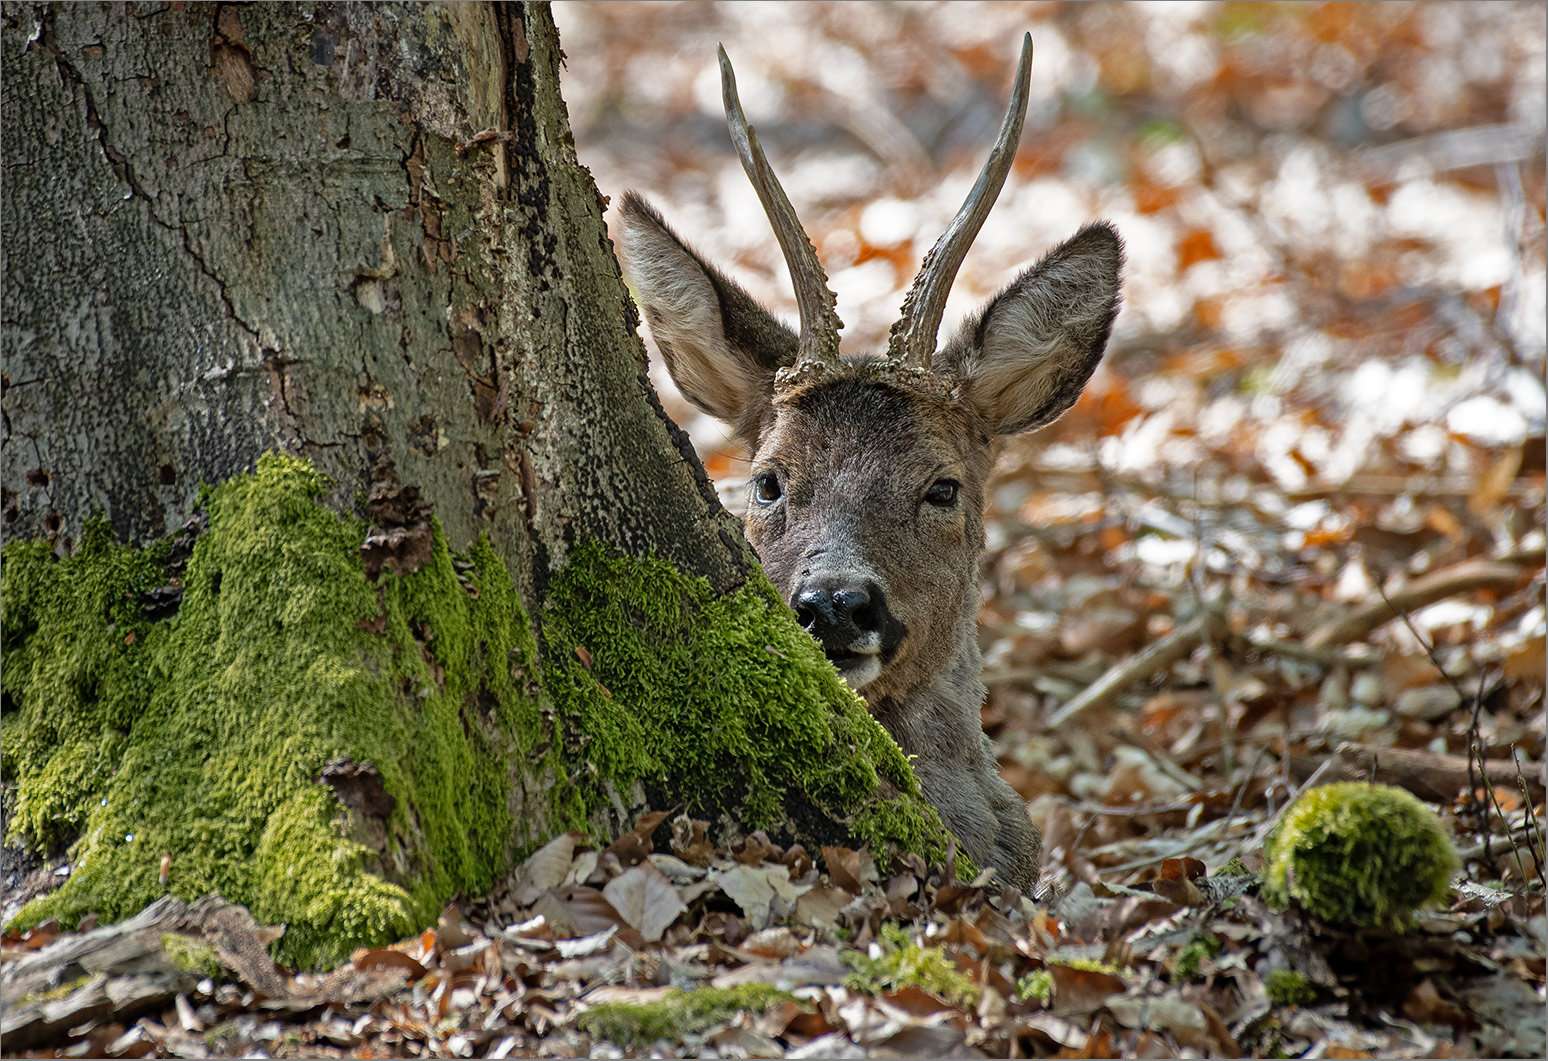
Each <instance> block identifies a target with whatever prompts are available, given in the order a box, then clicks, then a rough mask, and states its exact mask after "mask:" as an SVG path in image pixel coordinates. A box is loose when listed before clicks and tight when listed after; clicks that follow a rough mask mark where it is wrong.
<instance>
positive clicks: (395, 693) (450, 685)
mask: <svg viewBox="0 0 1548 1061" xmlns="http://www.w3.org/2000/svg"><path fill="white" fill-rule="evenodd" d="M325 485H326V484H325V481H324V479H323V478H322V477H321V476H320V475H319V474H318V473H316V472H315V471H313V470H312V469H311V468H310V466H308V465H307V464H305V463H304V462H301V461H298V460H295V459H292V458H288V457H282V456H266V457H264V458H263V459H262V460H261V461H260V462H259V464H258V468H257V471H256V472H255V473H254V474H252V475H246V476H240V477H237V478H234V479H232V480H230V481H228V482H227V483H225V484H223V485H221V486H219V487H217V488H215V489H213V490H210V491H208V492H207V494H206V496H205V508H206V512H207V515H208V529H207V531H206V532H205V533H204V534H202V535H201V536H200V537H199V538H198V540H197V542H196V544H195V545H194V548H193V551H192V554H191V556H190V557H189V559H188V562H187V568H186V570H185V571H184V572H183V573H182V590H183V594H182V600H181V604H180V606H179V608H178V610H177V613H176V615H175V616H173V617H171V618H167V619H164V620H162V621H159V622H156V621H152V620H151V619H150V618H149V617H148V616H147V615H146V613H145V609H144V607H143V605H142V595H143V594H144V593H145V592H146V591H148V590H150V589H152V588H154V587H157V586H161V585H163V584H165V583H167V582H168V581H169V578H170V574H169V569H168V561H169V557H170V552H171V551H170V548H169V546H168V545H167V544H166V543H163V544H161V545H157V546H154V547H152V548H149V549H145V550H134V549H131V548H129V547H126V546H122V545H118V544H115V543H114V542H112V540H111V537H110V535H109V534H108V533H107V531H106V528H105V526H104V525H103V524H101V523H100V522H99V523H96V524H94V525H93V528H92V530H91V531H90V532H89V533H88V534H86V535H85V536H84V541H83V543H82V546H81V548H80V549H79V550H78V551H77V552H76V554H75V555H74V556H71V557H69V558H66V559H58V558H56V557H55V556H54V555H53V553H52V551H51V550H50V549H49V548H48V547H47V545H46V544H42V543H35V542H27V543H18V544H14V545H8V546H7V547H6V549H5V553H4V559H5V565H4V576H3V577H4V583H3V596H4V600H5V617H4V659H3V667H4V682H5V688H6V693H7V695H8V696H9V697H10V698H12V700H13V701H14V702H15V704H16V705H17V710H16V712H15V714H14V721H13V717H12V716H8V717H7V719H6V740H5V744H4V748H3V756H4V771H5V774H6V776H7V777H8V778H12V779H14V780H15V782H16V791H17V808H18V812H17V814H16V816H15V818H14V820H13V825H12V835H13V836H16V837H21V838H24V839H25V840H26V841H28V842H29V843H30V844H32V845H34V846H37V847H41V848H53V847H56V846H57V845H58V844H59V843H60V842H61V841H64V840H68V839H71V838H75V839H74V844H73V848H72V852H71V853H72V856H73V860H74V863H75V865H74V871H73V872H72V874H71V877H70V879H69V881H68V882H67V883H66V884H65V885H64V886H63V887H61V888H60V889H59V890H58V891H57V892H55V893H53V894H52V895H49V896H46V897H44V898H42V899H39V900H37V901H35V902H33V903H31V904H29V905H28V906H27V907H26V908H24V910H23V911H22V913H21V914H20V915H19V916H18V917H17V919H16V924H17V926H19V927H20V926H24V925H28V924H36V923H37V922H39V921H42V920H45V919H47V918H50V917H57V918H59V919H60V921H61V922H62V923H64V924H66V925H69V924H72V923H73V922H74V921H75V920H77V919H78V918H79V917H80V916H82V915H84V914H85V913H86V912H87V911H89V910H97V911H100V912H101V913H102V915H103V916H104V917H107V918H119V917H123V916H127V915H128V914H130V913H133V912H134V911H136V910H138V909H140V908H141V907H143V906H144V905H145V904H146V903H147V902H149V901H151V900H152V899H154V898H156V897H157V896H159V895H160V894H162V893H163V892H164V891H165V890H167V888H163V887H162V886H161V885H160V884H159V882H158V877H159V873H160V861H161V856H162V855H163V854H164V853H165V854H170V855H171V856H172V869H171V880H170V884H169V887H170V890H171V891H173V892H175V893H176V894H178V895H181V896H183V897H184V898H187V899H194V898H197V897H199V896H202V895H204V894H206V893H208V892H210V891H219V892H221V893H222V894H223V895H225V896H226V897H227V898H229V899H231V900H233V901H236V902H241V903H244V904H246V905H248V906H249V907H250V908H251V909H252V912H253V914H254V916H255V917H257V918H258V919H259V921H265V922H272V921H281V920H283V921H286V922H288V923H289V930H288V931H287V932H286V933H285V936H284V937H283V939H282V941H281V942H280V944H279V945H278V948H277V951H278V953H277V956H278V957H279V958H280V959H281V960H282V961H286V962H288V963H291V964H295V965H300V966H315V965H326V964H330V963H332V962H335V961H337V960H339V959H340V958H342V957H343V956H344V955H346V954H347V953H348V951H349V949H350V947H352V946H354V945H357V944H360V943H372V942H377V943H380V942H387V941H389V940H391V939H393V938H397V937H400V936H402V935H404V934H406V933H407V932H410V931H412V930H413V929H414V928H415V927H416V926H417V925H418V924H421V923H424V922H426V921H428V920H430V919H431V918H433V917H434V915H435V913H436V912H437V911H438V910H439V909H440V906H441V905H442V903H443V902H444V900H445V899H446V897H448V896H449V895H451V894H452V893H453V892H455V891H456V890H458V889H462V890H465V891H466V892H468V893H469V894H480V893H482V892H483V891H485V890H487V889H488V887H489V886H490V884H492V882H493V881H494V879H495V877H496V875H497V874H498V873H499V872H502V871H503V870H504V869H505V868H506V867H507V866H508V865H509V863H510V860H511V858H512V856H513V854H514V849H515V847H516V845H517V844H518V843H521V842H524V841H530V840H532V839H535V838H532V837H523V836H521V835H520V834H519V830H517V829H513V828H512V822H511V821H510V815H509V811H508V810H507V804H508V798H509V788H510V782H509V780H508V779H507V773H506V769H507V768H506V763H507V762H508V761H509V755H510V753H511V751H512V749H515V748H519V747H526V746H530V743H531V741H532V739H533V737H534V735H535V734H536V733H537V732H538V721H537V718H538V716H537V711H536V708H535V707H534V705H533V704H532V702H531V701H530V699H529V698H528V697H527V696H526V695H525V694H524V691H523V689H522V688H521V675H522V674H523V673H528V674H531V673H535V667H536V664H535V648H534V646H533V643H532V639H531V635H530V632H529V631H528V629H527V624H526V620H525V616H524V614H523V612H522V610H521V605H520V601H519V599H518V598H517V595H516V592H515V590H514V587H513V586H512V583H511V580H510V576H509V574H508V572H506V570H505V569H504V567H503V566H502V565H501V562H500V560H499V558H498V556H497V555H496V554H495V553H494V551H493V550H492V549H491V548H489V547H488V546H487V545H486V544H480V545H478V546H476V547H475V548H474V549H473V550H472V552H471V554H470V556H469V557H468V560H469V561H470V562H471V565H472V567H471V570H470V571H469V572H467V573H466V574H465V578H466V581H467V583H468V585H469V586H471V587H473V590H472V591H470V589H468V588H464V586H463V584H462V582H461V581H459V579H458V577H457V571H456V570H455V569H454V568H453V563H452V559H453V558H452V556H451V554H450V552H449V550H448V549H447V546H446V543H445V541H444V539H443V538H442V536H441V535H440V533H439V530H438V529H437V531H436V534H435V543H434V551H433V557H432V560H431V562H430V563H429V564H428V565H427V566H426V567H425V568H424V569H422V570H420V571H418V572H416V573H414V574H411V575H407V576H403V577H397V576H393V575H391V574H385V573H384V574H383V575H382V578H381V581H380V582H379V583H378V584H372V583H371V582H369V581H368V580H367V579H366V577H365V573H364V570H363V568H362V566H361V563H360V559H359V549H360V545H361V543H362V541H363V539H364V534H365V526H364V525H363V524H362V523H360V522H359V521H358V520H355V519H353V518H350V517H348V516H339V515H337V514H335V513H333V512H331V511H329V510H327V509H325V508H323V507H321V506H319V505H318V504H317V503H316V499H317V497H318V495H320V494H321V493H322V491H323V490H324V488H325ZM473 591H476V592H477V594H478V595H477V596H476V597H475V596H474V595H473ZM373 627H375V628H377V629H382V632H376V630H375V629H373ZM336 756H346V757H348V758H351V759H354V760H355V761H357V762H370V763H372V764H374V765H375V766H376V767H377V769H378V770H379V771H380V774H381V779H382V783H383V787H384V788H385V789H386V791H387V792H388V793H389V794H391V795H392V796H393V797H395V799H396V809H395V810H394V811H393V812H392V815H391V817H390V818H389V820H388V822H387V827H386V832H387V837H386V841H385V847H386V849H385V850H384V851H376V850H372V849H370V848H368V847H366V846H365V845H363V844H362V843H360V842H358V840H357V839H356V838H352V837H350V836H347V835H345V832H344V830H342V829H341V828H340V822H341V821H342V815H341V813H340V807H339V805H338V804H337V802H336V801H335V799H334V797H333V794H332V792H331V791H329V790H327V789H326V788H324V787H323V786H321V785H318V784H316V783H315V779H316V778H317V777H318V775H319V773H320V772H321V770H322V767H323V765H324V764H325V763H326V762H327V761H328V760H329V759H330V758H333V757H336ZM410 809H412V811H413V814H412V815H411V814H410ZM384 870H390V871H391V873H392V875H393V876H394V877H395V878H396V879H399V880H402V881H403V882H404V886H399V885H397V884H391V883H388V882H387V881H385V880H383V879H382V877H381V876H379V875H377V874H378V873H379V872H381V871H384Z"/></svg>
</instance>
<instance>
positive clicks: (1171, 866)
mask: <svg viewBox="0 0 1548 1061" xmlns="http://www.w3.org/2000/svg"><path fill="white" fill-rule="evenodd" d="M1208 875H1209V869H1208V868H1207V867H1206V866H1205V865H1204V863H1203V862H1201V861H1199V860H1198V859H1196V858H1164V859H1162V860H1161V873H1160V877H1159V879H1160V880H1197V879H1198V878H1199V877H1205V876H1208Z"/></svg>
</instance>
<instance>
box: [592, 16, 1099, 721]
mask: <svg viewBox="0 0 1548 1061" xmlns="http://www.w3.org/2000/svg"><path fill="white" fill-rule="evenodd" d="M1031 56H1032V42H1031V37H1030V36H1028V37H1027V38H1025V39H1024V41H1023V45H1022V52H1021V62H1020V65H1019V67H1018V69H1017V73H1016V85H1015V89H1014V92H1013V94H1012V98H1011V104H1010V108H1009V110H1008V111H1007V113H1006V115H1005V119H1004V122H1003V123H1002V125H1001V127H1000V131H999V135H998V137H997V139H996V140H995V143H994V147H993V149H992V150H991V151H990V154H989V160H988V162H987V163H986V164H985V165H984V168H983V171H982V172H981V173H980V174H979V177H978V180H977V182H976V183H975V184H974V185H973V189H972V191H971V192H970V193H969V195H968V198H967V201H966V202H965V203H964V204H963V206H962V209H961V211H960V212H959V213H958V215H957V217H956V219H955V220H954V221H953V222H952V223H951V225H950V227H949V228H948V229H947V230H946V233H945V234H944V235H943V236H942V237H941V238H940V240H939V241H938V242H937V243H936V244H935V247H934V248H933V249H932V250H931V251H930V253H929V254H928V255H927V256H926V257H925V260H924V265H923V267H922V269H921V271H920V273H919V276H918V278H917V279H916V280H915V281H914V283H913V285H912V287H911V288H910V289H909V292H908V295H907V298H906V299H905V300H904V303H903V311H902V318H901V319H900V320H899V321H898V323H897V324H896V325H894V326H893V328H892V331H891V334H890V338H889V341H888V344H887V349H886V351H885V353H883V354H881V355H880V356H870V357H854V358H850V357H844V356H841V355H840V353H839V339H838V333H839V330H840V329H841V328H842V326H843V325H842V322H841V321H840V320H839V318H838V315H837V314H836V313H835V311H834V305H835V299H834V295H833V292H832V291H831V290H830V289H829V287H828V281H827V275H826V274H825V273H824V271H823V268H822V266H821V264H820V263H819V262H818V260H817V254H816V251H815V249H814V248H813V247H812V244H811V242H810V240H808V238H807V236H806V233H805V231H804V230H803V228H802V227H801V224H800V222H799V221H798V220H797V219H796V215H795V211H794V210H793V209H792V208H791V205H790V200H789V199H788V198H786V196H785V193H784V191H783V190H782V189H781V188H780V185H779V182H778V181H777V180H776V179H775V177H774V173H773V171H772V170H771V169H770V167H769V164H768V160H767V159H766V158H765V157H764V153H763V149H762V147H761V146H760V145H759V142H758V136H757V133H756V132H755V131H754V129H753V128H752V127H751V126H749V125H748V124H747V120H746V118H745V116H744V115H743V113H742V107H741V103H740V100H739V99H738V97H737V92H736V79H735V76H734V74H733V73H732V70H731V64H730V61H729V60H728V59H727V58H726V53H725V50H724V49H722V50H721V51H720V68H721V81H722V89H723V95H724V100H725V109H726V119H727V121H728V123H729V125H730V128H731V138H732V140H733V142H734V143H735V145H736V150H737V154H738V155H739V156H740V157H741V161H742V165H743V167H744V169H745V170H746V171H747V175H748V177H749V178H750V179H751V181H752V183H753V186H754V187H755V188H756V189H757V192H758V196H759V198H760V200H761V201H762V203H763V207H764V211H765V212H766V213H767V214H768V217H769V220H770V222H771V223H772V225H773V228H774V234H775V236H776V237H777V238H778V240H779V244H780V247H781V248H782V249H783V251H784V256H785V261H786V263H787V264H788V266H789V269H790V276H791V280H792V283H793V284H794V287H795V293H796V301H797V303H798V305H799V307H800V316H801V330H800V333H799V335H797V334H794V333H792V332H791V331H790V330H789V329H788V328H787V327H785V326H784V325H783V324H781V323H780V322H779V321H777V320H775V319H774V318H773V317H772V316H770V315H769V313H767V312H766V311H765V310H763V309H762V308H761V307H759V306H758V305H757V303H755V302H754V301H753V300H752V298H751V297H749V296H748V295H747V293H746V292H745V291H743V290H742V289H741V288H740V287H739V286H737V284H735V283H734V282H733V281H731V280H730V279H728V278H727V277H726V276H725V274H724V273H722V272H721V271H719V270H718V269H716V268H715V267H714V266H712V265H710V264H709V263H708V262H706V261H705V260H704V259H703V258H701V257H700V256H699V255H698V254H697V253H696V252H694V251H693V250H692V249H691V248H689V247H688V246H687V244H685V243H684V242H683V241H682V240H681V239H679V238H678V237H677V235H676V234H675V233H673V231H672V230H671V229H670V228H668V227H667V225H666V223H665V222H664V221H663V220H662V218H661V215H660V214H659V213H657V212H656V210H655V209H654V208H653V207H651V206H650V204H648V203H647V202H646V201H645V200H644V199H642V198H640V197H639V196H638V195H636V194H634V193H632V192H631V193H629V194H628V195H627V196H625V198H624V202H623V217H624V250H625V256H626V259H627V261H628V263H629V265H630V274H631V277H632V279H633V280H634V281H635V283H636V285H637V287H638V290H639V292H640V297H641V303H642V305H643V307H644V311H645V316H646V319H647V320H648V321H649V322H650V326H651V331H652V333H653V334H654V336H655V338H656V342H657V345H658V346H659V348H660V350H661V353H662V355H663V356H664V358H665V360H666V363H667V367H668V370H669V371H670V373H671V375H672V378H673V380H674V381H675V382H676V384H677V386H678V388H679V389H680V390H681V391H682V393H683V395H684V396H685V397H687V398H688V400H689V401H691V402H693V403H694V404H695V405H697V406H698V407H699V408H701V409H703V410H704V411H706V412H708V413H710V414H711V415H713V416H716V417H718V418H720V419H721V420H724V421H726V422H727V423H729V424H730V425H732V427H733V429H734V430H735V432H736V434H737V435H738V436H739V438H740V439H741V440H742V441H743V442H744V443H746V445H747V447H748V449H749V450H750V451H751V452H752V455H753V456H752V476H751V478H750V480H749V491H750V495H751V496H750V498H749V501H748V505H747V515H746V528H747V536H748V539H749V541H750V542H751V543H752V545H753V547H754V548H755V549H756V550H757V552H758V555H759V558H760V559H761V560H762V562H763V565H764V568H765V570H766V571H767V572H768V574H769V577H770V578H771V579H772V580H773V581H774V584H775V585H776V586H778V587H779V589H780V591H781V592H782V593H783V594H784V595H785V598H786V600H788V601H789V602H790V605H791V607H793V608H794V609H795V611H796V614H797V615H798V617H799V618H800V619H801V621H802V623H803V624H804V625H805V626H806V628H807V629H808V630H809V631H810V632H811V633H812V635H813V636H814V637H815V638H817V640H818V641H820V642H821V643H822V646H823V649H824V650H825V651H826V653H827V655H828V657H829V658H830V659H831V660H832V661H833V663H834V664H835V665H836V666H837V667H838V669H839V671H840V673H841V674H842V675H843V676H844V677H845V679H846V680H847V681H848V682H849V684H850V685H851V686H852V687H854V688H855V689H856V690H858V691H861V692H863V693H864V694H865V696H866V697H867V699H868V700H869V701H870V703H871V706H872V708H873V710H875V711H876V712H877V713H878V715H879V716H881V717H882V718H883V720H884V721H886V720H887V718H888V716H889V714H896V713H897V712H898V711H900V710H906V706H907V705H908V704H909V703H910V702H912V701H914V700H916V699H917V697H918V695H919V694H920V693H921V692H922V691H923V690H926V689H927V688H929V687H931V686H932V685H935V686H939V685H940V684H941V683H943V682H945V683H954V684H956V685H959V686H963V687H964V688H965V687H966V685H968V684H971V685H972V687H974V688H977V689H979V694H978V695H979V696H980V697H981V696H982V690H981V686H978V684H977V680H978V678H977V670H978V661H979V653H978V647H977V640H976V603H977V593H978V555H979V553H980V552H981V551H982V548H983V540H984V532H983V520H984V495H985V486H986V484H987V481H988V478H989V474H990V471H991V468H992V466H993V463H994V458H995V455H996V453H997V451H998V446H999V443H1000V440H1002V439H1003V438H1004V437H1006V436H1007V435H1011V434H1015V433H1017V432H1022V431H1029V430H1032V429H1033V428H1037V427H1041V426H1042V425H1044V424H1047V423H1049V422H1050V421H1052V420H1054V419H1055V418H1056V417H1058V416H1059V415H1060V414H1062V413H1063V412H1064V411H1065V410H1066V409H1068V408H1069V407H1070V406H1071V405H1073V404H1074V402H1075V400H1076V398H1077V397H1079V395H1080V391H1081V389H1082V388H1083V387H1084V386H1085V384H1086V381H1087V380H1088V379H1089V378H1090V376H1091V373H1092V371H1093V370H1094V369H1095V368H1096V364H1097V362H1098V360H1100V358H1101V356H1102V351H1103V349H1104V347H1105V346H1106V344H1107V338H1108V334H1109V332H1110V330H1111V328H1112V322H1113V318H1114V316H1115V315H1116V313H1117V307H1118V286H1119V270H1120V268H1121V265H1122V261H1123V250H1122V244H1121V242H1120V240H1119V238H1118V235H1117V233H1116V232H1115V231H1114V230H1113V229H1112V228H1111V227H1110V226H1109V225H1107V224H1105V223H1101V222H1098V223H1094V224H1090V225H1087V226H1086V227H1085V228H1083V229H1081V230H1080V231H1079V232H1078V233H1077V234H1076V235H1075V236H1074V237H1072V238H1071V239H1069V240H1068V241H1066V242H1065V243H1063V244H1061V245H1060V246H1058V247H1057V248H1055V249H1054V250H1052V251H1050V252H1049V253H1048V254H1047V255H1045V256H1044V257H1043V259H1042V260H1041V261H1039V262H1038V263H1037V264H1036V265H1034V266H1032V267H1031V268H1030V269H1027V270H1026V271H1025V272H1023V273H1022V274H1021V275H1020V276H1018V277H1016V279H1015V280H1013V281H1012V282H1011V283H1010V285H1009V286H1008V287H1006V288H1005V290H1004V291H1002V292H1001V293H1000V294H999V295H996V296H995V297H994V298H993V299H991V300H990V301H989V303H988V304H987V305H986V306H984V307H983V308H982V309H981V310H980V311H978V312H977V313H976V314H974V315H973V316H971V317H969V318H968V319H967V321H965V322H964V323H963V325H962V327H961V328H960V329H959V330H958V331H957V333H956V335H955V337H954V338H952V339H951V340H950V341H949V342H948V343H947V344H946V345H945V347H944V348H942V349H940V350H939V351H937V349H936V333H937V330H938V329H939V326H940V322H941V316H942V313H943V312H944V308H945V304H946V296H947V293H948V292H949V290H950V288H951V284H952V280H953V279H954V277H955V276H956V273H957V269H958V267H959V266H960V265H961V263H962V260H963V258H964V256H965V255H966V254H967V250H968V247H969V246H970V245H971V244H972V242H973V239H974V237H975V236H976V235H977V234H978V231H979V229H980V228H981V227H982V225H983V223H984V220H985V218H986V217H987V216H988V214H989V211H990V208H991V207H992V206H993V203H994V200H995V197H996V196H997V195H998V194H999V191H1000V188H1001V186H1002V185H1003V184H1004V182H1005V177H1006V175H1007V173H1009V171H1010V168H1011V162H1012V160H1013V158H1014V156H1015V153H1016V144H1017V141H1018V139H1019V137H1020V133H1021V125H1022V120H1023V117H1024V116H1025V112H1026V104H1027V90H1028V81H1029V75H1030V68H1031ZM969 672H970V673H969ZM963 698H965V697H958V698H957V699H963ZM976 707H977V703H976V701H975V702H974V703H973V712H972V713H973V717H974V730H975V732H976V729H977V723H976V716H977V711H976ZM900 740H901V738H900Z"/></svg>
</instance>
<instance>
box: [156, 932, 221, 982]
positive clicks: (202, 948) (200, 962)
mask: <svg viewBox="0 0 1548 1061" xmlns="http://www.w3.org/2000/svg"><path fill="white" fill-rule="evenodd" d="M161 952H162V953H163V954H165V955H166V956H167V957H168V958H171V959H172V963H173V964H174V965H176V966H177V967H178V968H179V969H186V970H188V971H189V972H191V973H199V974H200V975H202V976H208V977H209V978H210V979H211V980H213V979H215V978H216V977H217V976H219V975H220V973H221V969H222V968H223V967H222V965H221V961H220V955H219V954H218V953H217V952H216V950H215V948H214V947H213V946H211V945H210V944H208V943H206V942H205V941H204V940H202V939H194V938H193V937H192V936H180V935H178V934H177V933H176V932H168V933H166V934H164V935H163V936H162V937H161Z"/></svg>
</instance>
